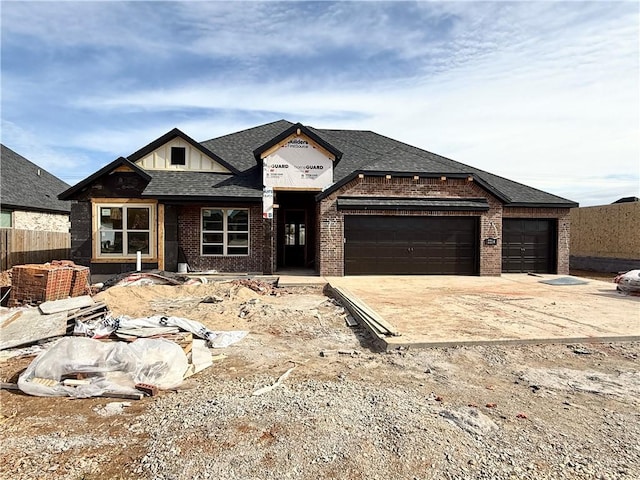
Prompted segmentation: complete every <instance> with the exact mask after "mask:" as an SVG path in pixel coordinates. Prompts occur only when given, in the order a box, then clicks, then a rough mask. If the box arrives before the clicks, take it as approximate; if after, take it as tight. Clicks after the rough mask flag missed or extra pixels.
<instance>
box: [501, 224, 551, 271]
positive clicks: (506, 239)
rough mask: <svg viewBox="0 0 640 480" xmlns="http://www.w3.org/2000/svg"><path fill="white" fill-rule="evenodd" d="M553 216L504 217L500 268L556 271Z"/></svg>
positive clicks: (504, 269) (506, 269) (507, 269)
mask: <svg viewBox="0 0 640 480" xmlns="http://www.w3.org/2000/svg"><path fill="white" fill-rule="evenodd" d="M556 235H557V234H556V229H555V220H552V219H514V218H508V219H504V220H503V222H502V236H503V238H502V271H503V272H505V273H524V272H534V273H555V244H556Z"/></svg>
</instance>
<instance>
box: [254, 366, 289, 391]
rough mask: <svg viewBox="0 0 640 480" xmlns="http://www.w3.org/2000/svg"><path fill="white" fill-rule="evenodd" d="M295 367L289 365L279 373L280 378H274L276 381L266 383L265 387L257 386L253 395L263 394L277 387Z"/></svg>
mask: <svg viewBox="0 0 640 480" xmlns="http://www.w3.org/2000/svg"><path fill="white" fill-rule="evenodd" d="M295 368H296V367H295V366H293V367H291V368H290V369H289V370H287V371H286V372H284V373H283V374H282V375H280V378H278V380H276V382H275V383H274V384H273V385H267V386H266V387H262V388H259V389H258V390H256V391H255V392H253V395H254V396H258V395H263V394H265V393H268V392H270V391H271V390H273V389H274V388H276V387H279V386H280V384H282V382H284V381H285V380H286V379H287V377H288V376H289V375H290V374H291V372H293V370H295Z"/></svg>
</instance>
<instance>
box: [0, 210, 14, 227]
mask: <svg viewBox="0 0 640 480" xmlns="http://www.w3.org/2000/svg"><path fill="white" fill-rule="evenodd" d="M12 226H13V216H12V212H11V210H0V228H11V227H12Z"/></svg>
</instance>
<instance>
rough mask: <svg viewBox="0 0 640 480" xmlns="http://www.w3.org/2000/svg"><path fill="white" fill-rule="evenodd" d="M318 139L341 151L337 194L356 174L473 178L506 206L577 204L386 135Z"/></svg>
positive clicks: (336, 133)
mask: <svg viewBox="0 0 640 480" xmlns="http://www.w3.org/2000/svg"><path fill="white" fill-rule="evenodd" d="M314 131H316V133H318V135H320V136H321V137H323V138H325V140H327V141H328V142H330V143H331V144H332V145H335V146H336V147H337V148H340V149H341V150H342V151H343V152H344V155H343V159H342V162H341V163H340V165H338V167H337V168H336V170H335V171H334V180H335V184H334V185H333V186H331V187H330V188H329V189H327V190H326V191H325V192H324V195H326V194H328V193H330V192H332V191H335V189H336V188H339V186H340V185H342V184H344V183H346V181H348V179H351V178H353V177H354V174H356V173H367V174H378V175H384V174H396V175H402V174H405V175H421V176H439V175H445V176H451V177H454V176H455V175H456V174H457V175H460V176H468V175H471V176H472V177H473V178H474V180H475V181H476V183H478V184H479V185H481V186H482V187H483V188H485V189H486V190H488V191H489V192H491V193H493V194H494V195H495V196H496V197H497V198H499V199H500V200H502V201H503V202H504V203H505V205H506V206H513V207H515V206H529V207H538V206H539V207H560V208H570V207H575V206H577V205H578V204H577V203H575V202H573V201H571V200H567V199H566V198H562V197H559V196H557V195H553V194H551V193H547V192H543V191H542V190H538V189H536V188H533V187H529V186H527V185H523V184H521V183H518V182H514V181H512V180H508V179H506V178H503V177H500V176H498V175H494V174H492V173H489V172H485V171H484V170H480V169H479V168H474V167H471V166H469V165H465V164H464V163H460V162H457V161H455V160H452V159H450V158H447V157H443V156H441V155H438V154H435V153H432V152H429V151H427V150H422V149H420V148H418V147H414V146H412V145H408V144H406V143H403V142H400V141H398V140H394V139H391V138H388V137H385V136H384V135H380V134H377V133H374V132H371V131H362V130H318V129H314Z"/></svg>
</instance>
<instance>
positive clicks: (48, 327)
mask: <svg viewBox="0 0 640 480" xmlns="http://www.w3.org/2000/svg"><path fill="white" fill-rule="evenodd" d="M66 333H67V312H60V313H54V314H52V315H42V314H41V313H40V311H39V310H38V309H37V308H32V309H27V310H22V314H21V315H20V316H17V317H16V316H15V314H12V316H11V317H10V318H8V319H7V320H6V321H3V322H2V323H1V324H0V350H4V349H7V348H13V347H19V346H20V345H28V344H30V343H34V342H37V341H39V340H45V339H47V338H53V337H60V336H63V335H65V334H66Z"/></svg>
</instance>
